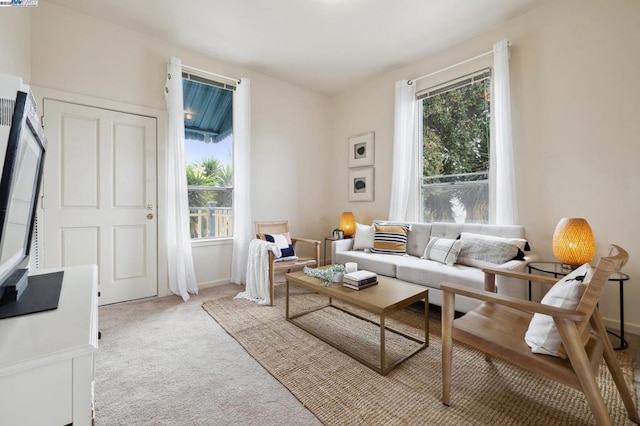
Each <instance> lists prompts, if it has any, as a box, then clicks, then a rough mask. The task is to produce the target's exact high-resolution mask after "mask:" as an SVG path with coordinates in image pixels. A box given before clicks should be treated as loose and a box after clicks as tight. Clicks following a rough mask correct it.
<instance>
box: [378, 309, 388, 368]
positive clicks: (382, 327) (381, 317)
mask: <svg viewBox="0 0 640 426" xmlns="http://www.w3.org/2000/svg"><path fill="white" fill-rule="evenodd" d="M384 330H385V326H384V315H380V372H381V373H382V375H383V376H386V375H387V371H385V368H384V360H385V350H384V349H385V348H384V342H385V336H384Z"/></svg>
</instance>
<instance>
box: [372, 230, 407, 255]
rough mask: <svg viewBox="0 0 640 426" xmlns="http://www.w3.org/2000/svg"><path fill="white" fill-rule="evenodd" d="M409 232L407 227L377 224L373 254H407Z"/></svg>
mask: <svg viewBox="0 0 640 426" xmlns="http://www.w3.org/2000/svg"><path fill="white" fill-rule="evenodd" d="M408 232H409V227H408V226H407V225H378V224H377V223H376V224H375V234H374V235H373V248H372V249H371V253H383V254H397V255H405V254H407V233H408Z"/></svg>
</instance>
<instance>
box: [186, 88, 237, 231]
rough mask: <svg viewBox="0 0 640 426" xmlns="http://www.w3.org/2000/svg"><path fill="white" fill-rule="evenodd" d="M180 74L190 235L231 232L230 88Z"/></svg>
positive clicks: (231, 120) (231, 149) (231, 139)
mask: <svg viewBox="0 0 640 426" xmlns="http://www.w3.org/2000/svg"><path fill="white" fill-rule="evenodd" d="M197 80H198V81H194V80H192V79H190V78H189V76H187V77H185V75H183V80H182V83H183V84H182V85H183V95H184V112H185V113H184V127H185V161H186V173H187V186H188V194H189V215H190V226H191V238H192V239H203V238H220V237H230V236H232V229H233V226H232V225H233V204H232V202H233V116H232V111H233V107H232V106H233V105H232V103H233V93H232V91H231V90H230V89H229V88H227V87H225V86H224V85H222V84H219V83H216V82H208V81H206V80H204V79H201V78H198V79H197Z"/></svg>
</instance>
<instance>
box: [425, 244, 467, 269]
mask: <svg viewBox="0 0 640 426" xmlns="http://www.w3.org/2000/svg"><path fill="white" fill-rule="evenodd" d="M459 252H460V240H450V239H448V238H438V237H431V238H429V243H428V244H427V248H426V249H425V250H424V255H422V259H430V260H435V261H436V262H440V263H444V264H445V265H449V266H451V265H453V264H454V263H456V260H457V259H458V253H459Z"/></svg>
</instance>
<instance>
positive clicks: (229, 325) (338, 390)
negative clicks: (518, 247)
mask: <svg viewBox="0 0 640 426" xmlns="http://www.w3.org/2000/svg"><path fill="white" fill-rule="evenodd" d="M275 302H276V303H275V306H273V307H269V306H259V305H257V304H255V303H252V302H249V301H247V300H243V299H233V298H223V299H218V300H213V301H208V302H205V303H204V304H203V308H204V309H205V310H206V311H207V312H208V313H209V314H210V315H211V316H212V317H213V318H214V319H215V320H216V321H217V322H218V323H220V325H221V326H222V327H223V328H224V329H225V330H226V331H227V332H228V333H229V334H230V335H231V336H232V337H233V338H234V339H236V340H237V341H238V342H239V343H240V344H241V345H242V346H243V347H244V348H245V349H246V350H247V352H249V354H251V356H253V357H254V358H255V359H256V361H258V362H259V363H260V364H261V365H262V366H263V367H264V368H265V369H266V370H267V371H269V373H271V374H272V375H273V376H274V377H275V378H276V379H278V380H279V381H280V382H281V383H282V384H283V385H284V386H286V387H287V388H288V389H289V390H290V391H291V392H292V393H293V395H295V396H296V397H297V398H298V399H299V400H300V402H302V404H304V405H305V406H306V407H307V408H308V409H309V410H310V411H311V412H313V413H314V414H315V416H316V417H318V419H320V421H322V422H323V423H324V424H326V425H345V424H349V425H559V424H562V425H583V424H594V423H595V422H594V420H593V416H592V415H591V411H590V409H589V405H588V404H587V402H586V400H585V398H584V395H583V394H582V393H581V392H579V391H576V390H574V389H572V388H569V387H567V386H563V385H560V384H557V383H555V382H553V381H551V380H547V379H544V378H541V377H538V376H534V375H531V374H529V373H527V372H525V371H523V370H521V369H518V368H516V367H513V366H511V365H510V364H508V363H505V362H503V361H500V360H499V359H493V360H492V361H489V362H487V361H485V359H484V356H483V354H482V353H480V352H478V351H475V350H473V349H471V348H469V347H466V346H462V345H460V344H459V343H456V342H454V355H453V377H452V388H451V396H452V397H451V399H452V401H451V402H452V404H451V406H450V407H445V406H443V405H442V403H441V401H440V398H441V386H442V377H441V375H442V370H441V339H440V330H439V327H440V322H439V315H435V314H431V315H430V345H429V347H428V348H426V349H424V350H423V351H421V352H419V353H418V354H417V355H415V356H414V357H412V358H410V359H409V360H407V361H405V362H404V363H402V364H400V365H399V366H398V367H396V368H395V369H394V370H392V371H391V372H390V373H389V374H388V375H387V376H386V377H385V376H381V375H379V374H378V373H376V372H374V371H373V370H371V369H370V368H368V367H366V366H364V365H362V364H360V363H359V362H358V361H356V360H354V359H352V358H351V357H349V356H347V355H345V354H343V353H342V352H340V351H338V350H336V349H334V348H332V347H331V346H330V345H327V344H326V343H324V342H322V341H321V340H320V339H318V338H316V337H314V336H312V335H310V334H309V333H307V332H305V331H304V330H302V329H300V328H298V327H296V326H295V325H293V324H291V323H289V322H287V321H285V319H284V288H283V286H279V287H276V300H275ZM326 302H327V299H326V298H324V297H321V296H318V295H315V294H306V293H303V292H302V291H298V292H297V294H295V295H294V296H293V297H292V303H291V312H292V313H293V312H298V311H301V310H303V309H307V308H309V307H314V306H321V305H323V304H326ZM354 310H355V309H354ZM423 312H424V311H422V310H421V306H416V307H411V308H409V309H406V310H403V311H401V312H400V313H398V315H395V316H394V317H393V318H391V319H390V320H388V321H387V325H390V326H392V327H394V328H397V329H400V330H402V331H404V332H407V333H410V334H412V335H415V336H416V337H422V336H423V335H424V332H423V331H422V329H421V324H423V323H424V317H423V315H424V313H423ZM358 313H360V314H362V313H363V312H362V311H358ZM372 318H375V317H372ZM296 321H304V323H305V325H306V326H307V327H313V329H314V330H315V331H316V332H317V333H320V334H322V335H323V336H325V337H327V338H330V339H332V340H331V341H333V342H338V343H339V344H341V345H345V346H346V347H348V348H349V349H351V350H355V349H356V348H357V349H359V350H358V351H357V353H358V355H360V356H363V357H365V358H366V359H369V360H371V361H372V362H375V360H376V359H378V358H377V357H378V356H379V352H378V344H379V328H378V327H377V326H376V325H374V324H371V323H368V322H366V321H362V320H359V319H357V318H355V317H352V316H351V315H348V314H344V313H342V312H341V311H339V310H337V309H333V308H326V309H322V310H320V311H317V312H315V313H313V314H309V315H307V316H304V317H301V318H299V319H297V320H296ZM387 338H388V340H387V346H386V351H387V356H388V358H389V361H388V362H393V361H394V359H398V358H400V357H401V356H402V355H403V354H407V353H409V352H410V351H411V348H413V347H415V345H416V343H414V342H411V341H410V340H408V339H404V338H401V337H398V336H396V335H393V334H392V333H389V332H387ZM616 356H617V357H618V361H619V363H620V365H621V367H622V370H623V372H624V375H625V378H626V381H627V383H628V385H629V386H630V388H631V389H632V392H633V395H634V397H635V390H634V388H633V386H632V382H633V372H632V359H631V356H630V355H629V354H627V353H624V352H616ZM598 383H599V385H600V389H601V390H602V393H603V396H604V399H605V401H606V403H607V407H608V410H609V413H610V415H611V418H612V421H613V422H614V424H619V425H623V424H633V423H631V422H630V421H629V420H628V419H627V416H626V411H625V408H624V405H623V403H622V401H621V399H620V397H619V395H618V393H617V389H616V387H615V385H614V383H613V380H612V379H611V376H610V374H609V372H608V370H607V369H606V367H605V366H604V363H603V366H602V367H601V369H600V374H599V376H598Z"/></svg>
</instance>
